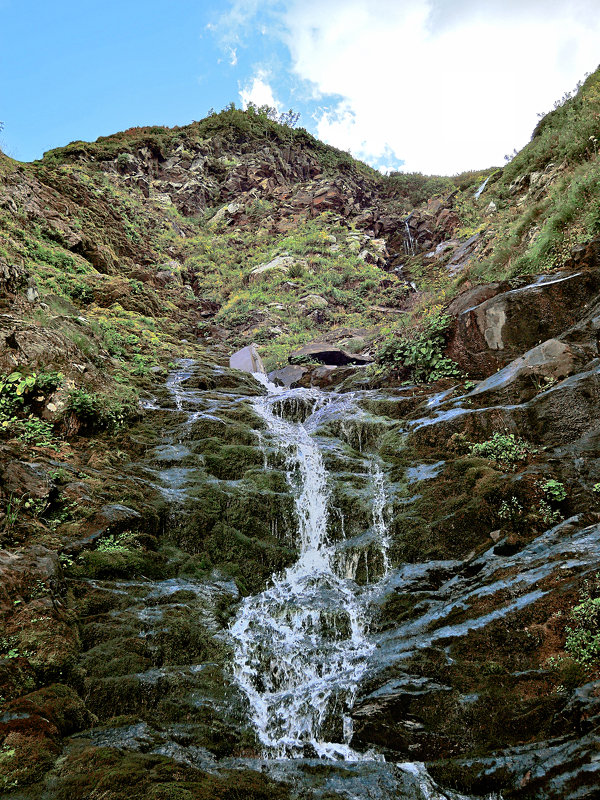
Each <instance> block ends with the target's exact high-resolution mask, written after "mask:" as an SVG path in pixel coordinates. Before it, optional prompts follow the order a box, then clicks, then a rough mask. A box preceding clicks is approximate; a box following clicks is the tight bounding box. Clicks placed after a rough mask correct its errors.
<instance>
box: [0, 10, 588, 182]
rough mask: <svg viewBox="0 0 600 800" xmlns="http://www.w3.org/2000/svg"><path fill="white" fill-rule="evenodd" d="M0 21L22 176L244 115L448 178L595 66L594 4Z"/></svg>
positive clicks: (85, 13)
mask: <svg viewBox="0 0 600 800" xmlns="http://www.w3.org/2000/svg"><path fill="white" fill-rule="evenodd" d="M0 15H1V19H2V30H1V31H0V76H1V81H0V120H2V121H4V130H3V132H2V133H0V146H1V147H2V149H3V150H4V151H5V152H6V153H8V154H9V155H11V156H12V157H14V158H17V159H20V160H24V161H28V160H32V159H34V158H39V157H40V156H41V155H42V153H43V152H44V151H45V150H48V149H51V148H52V147H58V146H61V145H64V144H67V143H68V142H70V141H74V140H76V139H84V140H94V139H96V138H97V137H98V136H102V135H107V134H110V133H114V132H116V131H119V130H123V129H125V128H128V127H132V126H135V125H184V124H187V123H188V122H191V121H192V120H194V119H200V118H202V117H203V116H205V115H206V113H207V112H208V110H209V109H210V108H215V109H216V110H219V109H221V108H223V107H224V106H225V105H226V104H227V103H228V102H229V101H231V100H233V101H235V102H236V103H237V104H238V105H240V104H242V103H243V102H247V101H248V100H253V101H254V102H257V103H259V104H260V103H263V102H267V103H269V104H271V105H276V106H278V107H279V109H280V110H287V109H288V108H290V107H293V108H294V109H295V110H297V111H300V113H301V120H300V124H301V125H303V126H304V127H306V128H308V129H309V130H311V132H313V133H315V134H316V135H318V136H320V138H323V139H325V140H326V141H329V142H330V143H332V144H334V145H336V146H338V147H340V148H341V149H344V150H350V151H351V152H352V153H353V154H354V155H356V156H358V157H360V158H363V159H364V160H366V161H368V162H369V163H371V164H373V165H374V166H377V167H379V168H381V169H383V170H386V169H394V168H398V167H402V168H404V169H409V170H420V171H423V172H442V173H445V174H452V173H454V172H458V171H460V170H463V169H470V168H482V167H485V166H488V165H491V164H500V163H502V162H503V155H504V153H508V152H511V151H512V149H513V147H517V148H520V147H521V146H523V144H525V143H526V141H527V140H528V138H529V135H530V133H531V130H532V129H533V127H534V125H535V123H536V121H537V112H541V111H547V110H549V109H550V108H551V107H552V103H553V101H554V100H555V99H557V98H558V97H560V96H561V95H562V94H563V92H565V91H567V90H569V89H572V88H573V86H574V85H575V83H576V82H577V80H578V79H580V78H581V77H583V75H584V73H585V72H586V71H591V70H593V69H595V68H596V66H597V65H598V61H600V47H598V44H599V43H600V20H599V19H598V17H599V16H600V15H598V14H597V0H209V1H207V0H204V1H203V2H202V1H201V2H187V0H171V2H168V3H167V2H164V1H163V2H157V1H156V0H145V1H144V2H143V3H142V2H140V1H139V0H120V2H116V0H102V1H101V2H100V0H79V1H78V2H71V0H66V1H62V2H61V0H57V1H56V2H54V3H48V2H40V0H35V2H26V0H21V2H17V1H16V0H0ZM402 165H403V166H402Z"/></svg>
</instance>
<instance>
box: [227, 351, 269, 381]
mask: <svg viewBox="0 0 600 800" xmlns="http://www.w3.org/2000/svg"><path fill="white" fill-rule="evenodd" d="M229 366H230V367H231V368H232V369H239V370H242V372H251V373H255V372H261V373H263V374H265V368H264V366H263V363H262V359H261V357H260V356H259V354H258V350H257V349H256V345H255V344H249V345H248V346H247V347H243V348H242V349H241V350H238V351H237V353H234V354H233V355H232V356H231V358H230V359H229Z"/></svg>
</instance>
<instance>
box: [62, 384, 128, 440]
mask: <svg viewBox="0 0 600 800" xmlns="http://www.w3.org/2000/svg"><path fill="white" fill-rule="evenodd" d="M67 409H68V411H70V412H72V413H73V414H74V415H75V416H76V417H77V419H78V420H79V421H80V422H81V423H82V424H83V426H84V428H86V429H87V430H90V431H94V430H109V431H114V430H118V429H119V428H120V427H121V426H122V425H123V424H124V422H125V420H126V419H127V418H128V417H131V416H134V415H135V414H137V407H135V406H134V403H133V400H130V401H129V402H127V401H125V402H122V401H121V400H119V399H117V398H115V397H110V396H109V395H106V394H100V393H97V392H87V391H86V390H85V389H74V390H73V391H72V392H71V393H70V395H69V400H68V404H67Z"/></svg>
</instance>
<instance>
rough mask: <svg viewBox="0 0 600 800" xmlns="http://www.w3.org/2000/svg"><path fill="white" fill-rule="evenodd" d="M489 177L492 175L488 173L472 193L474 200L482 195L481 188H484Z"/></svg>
mask: <svg viewBox="0 0 600 800" xmlns="http://www.w3.org/2000/svg"><path fill="white" fill-rule="evenodd" d="M491 177H492V176H491V175H488V176H487V178H486V179H485V180H484V182H483V183H482V184H481V186H479V187H478V189H477V191H476V192H475V193H474V195H473V197H474V198H475V200H479V198H480V197H481V195H482V193H483V190H484V189H485V187H486V186H487V185H488V181H489V179H490V178H491Z"/></svg>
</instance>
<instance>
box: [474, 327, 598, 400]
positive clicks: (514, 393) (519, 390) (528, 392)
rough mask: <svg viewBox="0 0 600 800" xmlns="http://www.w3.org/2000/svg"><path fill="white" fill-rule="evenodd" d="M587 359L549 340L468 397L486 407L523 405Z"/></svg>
mask: <svg viewBox="0 0 600 800" xmlns="http://www.w3.org/2000/svg"><path fill="white" fill-rule="evenodd" d="M586 360H587V358H586V355H585V354H582V353H581V352H580V351H579V350H578V349H577V348H575V347H573V346H571V345H568V344H567V343H566V342H561V341H559V340H558V339H548V340H547V341H545V342H542V344H539V345H538V346H537V347H533V348H532V349H531V350H528V351H527V352H526V353H525V354H524V355H523V356H521V357H520V358H516V359H515V360H514V361H511V362H510V364H507V366H506V367H504V368H503V369H501V370H499V371H498V372H495V373H494V374H493V375H490V377H489V378H486V380H484V381H482V382H481V383H480V384H479V385H478V386H477V388H476V389H474V390H473V391H472V392H471V393H470V395H469V397H470V398H472V399H473V400H475V399H476V400H477V401H482V402H484V403H486V404H491V403H492V402H493V403H498V402H504V403H522V402H525V401H526V400H529V399H530V398H532V397H533V396H534V395H536V394H537V393H538V392H539V391H540V389H541V388H544V386H548V385H549V384H551V383H552V382H553V381H556V380H562V379H563V378H566V377H568V376H569V375H572V374H573V373H575V372H577V370H578V369H580V368H581V367H582V366H583V364H584V363H585V361H586Z"/></svg>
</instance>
